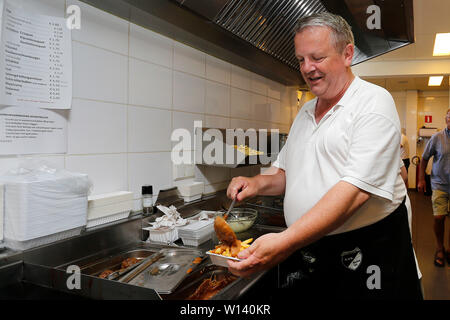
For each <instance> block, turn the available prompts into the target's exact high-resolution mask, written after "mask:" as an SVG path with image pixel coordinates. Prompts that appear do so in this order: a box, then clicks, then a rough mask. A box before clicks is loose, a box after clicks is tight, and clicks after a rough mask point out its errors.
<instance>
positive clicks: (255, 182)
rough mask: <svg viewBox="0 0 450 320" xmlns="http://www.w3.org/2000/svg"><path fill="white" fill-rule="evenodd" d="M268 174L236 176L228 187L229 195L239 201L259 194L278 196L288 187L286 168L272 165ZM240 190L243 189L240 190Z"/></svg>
mask: <svg viewBox="0 0 450 320" xmlns="http://www.w3.org/2000/svg"><path fill="white" fill-rule="evenodd" d="M268 172H269V173H268V174H267V173H266V174H259V175H257V176H255V177H252V178H249V177H234V178H233V179H232V180H231V182H230V184H229V185H228V189H227V197H228V198H230V199H234V198H235V197H236V195H237V199H236V200H238V201H242V200H244V199H246V198H251V197H254V196H257V195H262V196H277V195H280V194H283V192H284V189H285V188H286V175H285V173H284V170H282V169H279V168H276V167H271V168H270V169H269V170H268ZM239 190H242V191H240V192H239Z"/></svg>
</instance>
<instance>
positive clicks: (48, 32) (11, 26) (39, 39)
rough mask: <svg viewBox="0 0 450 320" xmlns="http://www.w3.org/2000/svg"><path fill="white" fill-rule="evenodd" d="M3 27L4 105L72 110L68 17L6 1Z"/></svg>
mask: <svg viewBox="0 0 450 320" xmlns="http://www.w3.org/2000/svg"><path fill="white" fill-rule="evenodd" d="M1 27H2V30H1V32H2V41H1V53H0V58H1V60H0V66H1V69H0V71H1V73H2V74H1V76H0V104H2V105H10V106H26V107H40V108H51V109H70V105H71V101H72V48H71V34H70V30H69V29H67V27H66V23H65V19H64V18H61V17H51V16H44V15H38V14H36V13H32V12H27V11H25V10H22V9H19V8H17V7H15V6H14V5H12V4H11V3H10V2H8V1H5V4H4V8H3V16H2V25H1Z"/></svg>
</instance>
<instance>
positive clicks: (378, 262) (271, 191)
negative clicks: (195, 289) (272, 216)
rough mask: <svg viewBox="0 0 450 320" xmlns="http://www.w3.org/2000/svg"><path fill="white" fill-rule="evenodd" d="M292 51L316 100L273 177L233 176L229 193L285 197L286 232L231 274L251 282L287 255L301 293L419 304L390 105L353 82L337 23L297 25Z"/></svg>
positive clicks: (263, 240) (332, 18)
mask: <svg viewBox="0 0 450 320" xmlns="http://www.w3.org/2000/svg"><path fill="white" fill-rule="evenodd" d="M294 43H295V55H296V57H297V59H298V60H299V63H300V71H301V73H302V75H303V78H304V80H305V81H306V83H307V84H308V86H309V88H310V90H311V92H312V93H314V94H315V95H316V97H317V98H315V99H313V100H311V101H309V102H308V103H306V104H305V105H304V106H303V108H302V109H301V110H300V112H299V113H298V115H297V117H296V119H295V121H294V123H293V125H292V127H291V130H290V132H289V137H288V139H287V142H286V144H285V146H284V148H283V149H282V150H281V152H280V154H279V156H278V159H277V161H276V162H275V163H274V164H273V166H272V168H271V169H270V172H271V174H270V175H267V174H265V175H258V176H256V177H252V178H246V177H236V178H233V180H232V181H231V183H230V185H229V187H228V190H227V195H228V196H229V197H230V198H234V197H237V200H239V201H241V200H243V199H245V198H247V197H252V196H255V195H257V194H259V195H278V194H283V193H284V194H285V198H284V213H285V219H286V224H287V226H288V228H287V229H286V230H285V231H283V232H280V233H270V234H266V235H263V236H261V237H260V238H258V239H257V240H256V241H255V242H254V243H253V245H252V246H250V248H248V249H247V250H244V251H242V252H241V253H240V254H239V257H240V258H242V259H244V260H243V261H241V262H233V261H230V262H229V268H230V270H231V271H232V272H233V273H235V274H237V275H240V276H246V275H249V274H252V273H254V272H257V271H260V270H266V269H269V268H271V267H273V266H275V265H277V264H279V263H280V262H283V261H285V260H286V259H287V258H288V257H290V256H291V257H290V258H289V260H290V264H291V265H294V269H295V268H296V269H295V270H296V271H295V270H294V271H295V272H293V273H291V275H294V276H293V277H294V278H295V277H297V278H298V279H301V281H300V283H301V284H299V289H298V290H297V291H298V294H300V295H301V294H304V295H305V296H306V297H310V298H323V297H340V298H412V299H420V298H421V294H420V286H419V283H418V277H417V271H416V266H415V262H414V255H413V251H412V245H411V237H410V234H409V228H408V220H407V213H406V208H405V205H404V199H405V196H406V188H405V185H404V183H403V180H402V178H401V175H400V170H399V162H400V153H399V150H398V146H399V145H400V122H399V119H398V115H397V111H396V108H395V104H394V101H393V99H392V97H391V95H390V94H389V93H388V92H387V91H386V90H384V89H383V88H380V87H378V86H375V85H373V84H370V83H368V82H366V81H363V80H361V79H360V78H358V77H355V76H354V75H353V73H352V71H351V68H350V66H351V62H352V58H353V54H354V40H353V34H352V32H351V30H350V27H349V25H348V24H347V22H345V20H344V19H342V18H341V17H339V16H336V15H333V14H330V13H320V14H314V15H312V16H309V17H306V18H302V19H300V20H299V22H298V24H297V27H296V30H295V37H294ZM239 190H242V191H240V192H238V191H239ZM291 280H292V277H291ZM289 286H290V284H287V287H289ZM294 287H295V285H294ZM297 291H296V292H297Z"/></svg>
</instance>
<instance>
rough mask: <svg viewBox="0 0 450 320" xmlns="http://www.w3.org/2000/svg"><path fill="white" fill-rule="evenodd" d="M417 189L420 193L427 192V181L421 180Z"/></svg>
mask: <svg viewBox="0 0 450 320" xmlns="http://www.w3.org/2000/svg"><path fill="white" fill-rule="evenodd" d="M417 189H418V190H419V192H427V183H426V182H425V180H419V183H418V184H417Z"/></svg>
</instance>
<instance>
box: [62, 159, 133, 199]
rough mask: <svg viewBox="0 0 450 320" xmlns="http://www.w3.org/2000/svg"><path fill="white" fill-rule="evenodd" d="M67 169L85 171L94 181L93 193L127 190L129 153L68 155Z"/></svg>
mask: <svg viewBox="0 0 450 320" xmlns="http://www.w3.org/2000/svg"><path fill="white" fill-rule="evenodd" d="M66 169H67V170H70V171H74V172H80V173H85V174H87V175H88V176H89V179H91V181H92V183H93V189H92V193H91V195H96V194H101V193H107V192H114V191H122V190H124V191H126V190H127V189H128V184H127V155H126V154H125V153H123V154H107V155H79V156H78V155H69V156H66Z"/></svg>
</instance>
